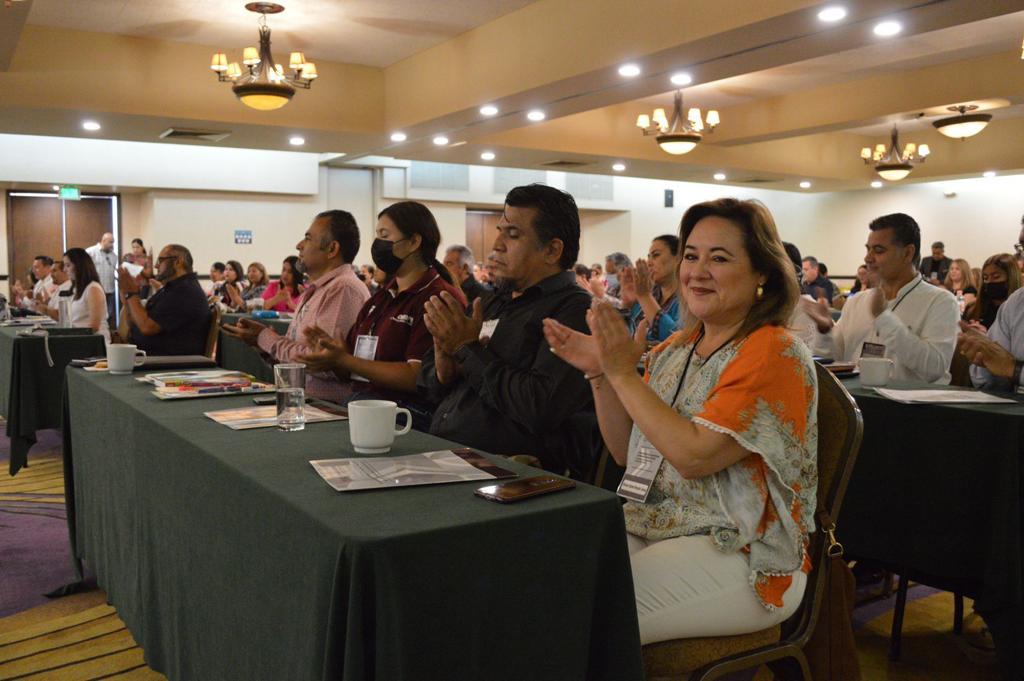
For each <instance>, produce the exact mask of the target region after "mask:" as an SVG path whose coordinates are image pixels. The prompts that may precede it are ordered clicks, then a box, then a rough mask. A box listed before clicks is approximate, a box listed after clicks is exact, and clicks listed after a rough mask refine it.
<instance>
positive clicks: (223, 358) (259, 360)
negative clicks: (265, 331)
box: [217, 314, 290, 383]
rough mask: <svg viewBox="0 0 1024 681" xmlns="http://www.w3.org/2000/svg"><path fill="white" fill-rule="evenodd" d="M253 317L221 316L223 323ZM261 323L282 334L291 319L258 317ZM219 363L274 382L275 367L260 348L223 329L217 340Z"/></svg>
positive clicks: (227, 367)
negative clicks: (234, 336)
mask: <svg viewBox="0 0 1024 681" xmlns="http://www.w3.org/2000/svg"><path fill="white" fill-rule="evenodd" d="M243 317H245V318H247V319H252V315H241V314H226V315H223V316H222V317H221V323H222V324H236V323H237V322H238V320H239V319H241V318H243ZM256 321H258V322H259V323H260V324H264V325H266V326H269V327H270V328H272V329H273V330H274V331H277V332H278V333H280V334H283V333H285V332H286V331H287V330H288V324H289V323H290V320H286V319H258V320H256ZM217 364H218V365H220V366H222V367H224V368H225V369H232V370H234V371H244V372H246V373H248V374H252V375H253V376H255V377H256V378H258V379H260V380H261V381H266V382H268V383H273V382H274V367H273V366H272V365H270V364H269V363H268V362H267V360H266V359H265V358H264V356H263V354H262V353H261V352H260V350H259V348H254V347H250V346H248V345H246V344H245V343H243V342H242V341H240V340H238V339H237V338H232V337H231V336H229V335H227V334H226V333H224V332H223V331H221V332H220V339H219V340H218V341H217Z"/></svg>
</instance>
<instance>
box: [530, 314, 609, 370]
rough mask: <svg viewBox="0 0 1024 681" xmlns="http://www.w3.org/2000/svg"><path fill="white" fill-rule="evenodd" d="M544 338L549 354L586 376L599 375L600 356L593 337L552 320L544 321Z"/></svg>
mask: <svg viewBox="0 0 1024 681" xmlns="http://www.w3.org/2000/svg"><path fill="white" fill-rule="evenodd" d="M544 338H546V339H547V341H548V345H550V346H551V352H553V353H555V354H556V355H557V356H558V357H559V358H560V359H562V360H563V361H565V362H568V363H569V364H570V365H572V366H573V367H575V368H577V369H579V370H580V371H582V372H583V373H584V374H586V375H587V376H596V375H598V374H600V373H601V356H600V353H599V352H598V350H597V341H596V340H594V337H593V336H588V335H587V334H585V333H580V332H579V331H576V330H574V329H570V328H569V327H568V326H566V325H565V324H562V323H561V322H559V321H556V320H554V319H545V320H544Z"/></svg>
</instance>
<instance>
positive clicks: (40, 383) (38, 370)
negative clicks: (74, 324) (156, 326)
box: [0, 326, 106, 475]
mask: <svg viewBox="0 0 1024 681" xmlns="http://www.w3.org/2000/svg"><path fill="white" fill-rule="evenodd" d="M44 328H45V329H46V332H47V335H48V338H47V339H46V341H44V339H43V337H42V336H39V335H33V336H27V337H26V336H21V335H19V332H21V331H24V330H25V327H15V326H5V327H0V414H2V415H3V417H4V418H5V419H6V421H7V437H9V438H10V440H11V461H10V474H11V475H14V474H16V473H17V472H18V471H19V470H20V469H21V468H22V467H23V466H26V465H27V464H28V452H29V450H30V449H31V448H32V445H34V444H35V443H36V431H39V430H43V429H46V428H59V427H60V418H61V391H62V389H63V385H64V368H65V367H66V366H67V365H68V363H69V362H70V361H71V360H73V359H80V358H84V357H93V356H103V355H105V354H106V347H105V346H104V343H103V337H102V336H100V335H98V334H96V333H93V331H92V329H87V328H83V329H75V328H72V329H66V328H57V327H55V326H47V327H44ZM47 341H48V343H49V347H50V357H51V358H52V359H53V366H52V367H51V366H50V365H49V363H48V362H47V360H46V342H47Z"/></svg>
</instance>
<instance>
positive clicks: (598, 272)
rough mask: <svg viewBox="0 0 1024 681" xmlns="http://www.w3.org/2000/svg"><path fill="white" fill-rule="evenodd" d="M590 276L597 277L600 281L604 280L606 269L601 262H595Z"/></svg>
mask: <svg viewBox="0 0 1024 681" xmlns="http://www.w3.org/2000/svg"><path fill="white" fill-rule="evenodd" d="M590 276H592V277H597V278H598V279H604V267H603V266H602V265H601V263H599V262H595V263H594V264H593V265H591V266H590Z"/></svg>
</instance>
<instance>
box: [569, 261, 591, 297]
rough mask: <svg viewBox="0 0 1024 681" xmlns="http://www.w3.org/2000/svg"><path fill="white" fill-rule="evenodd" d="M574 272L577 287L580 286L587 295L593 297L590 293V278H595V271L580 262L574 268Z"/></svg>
mask: <svg viewBox="0 0 1024 681" xmlns="http://www.w3.org/2000/svg"><path fill="white" fill-rule="evenodd" d="M572 272H573V274H574V275H576V285H577V286H579V287H580V288H581V289H583V290H584V291H586V292H587V293H589V294H590V295H593V294H592V293H591V292H590V277H592V276H593V270H591V269H590V268H589V267H587V266H586V265H584V264H583V263H581V262H578V263H576V264H575V265H574V266H573V268H572Z"/></svg>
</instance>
